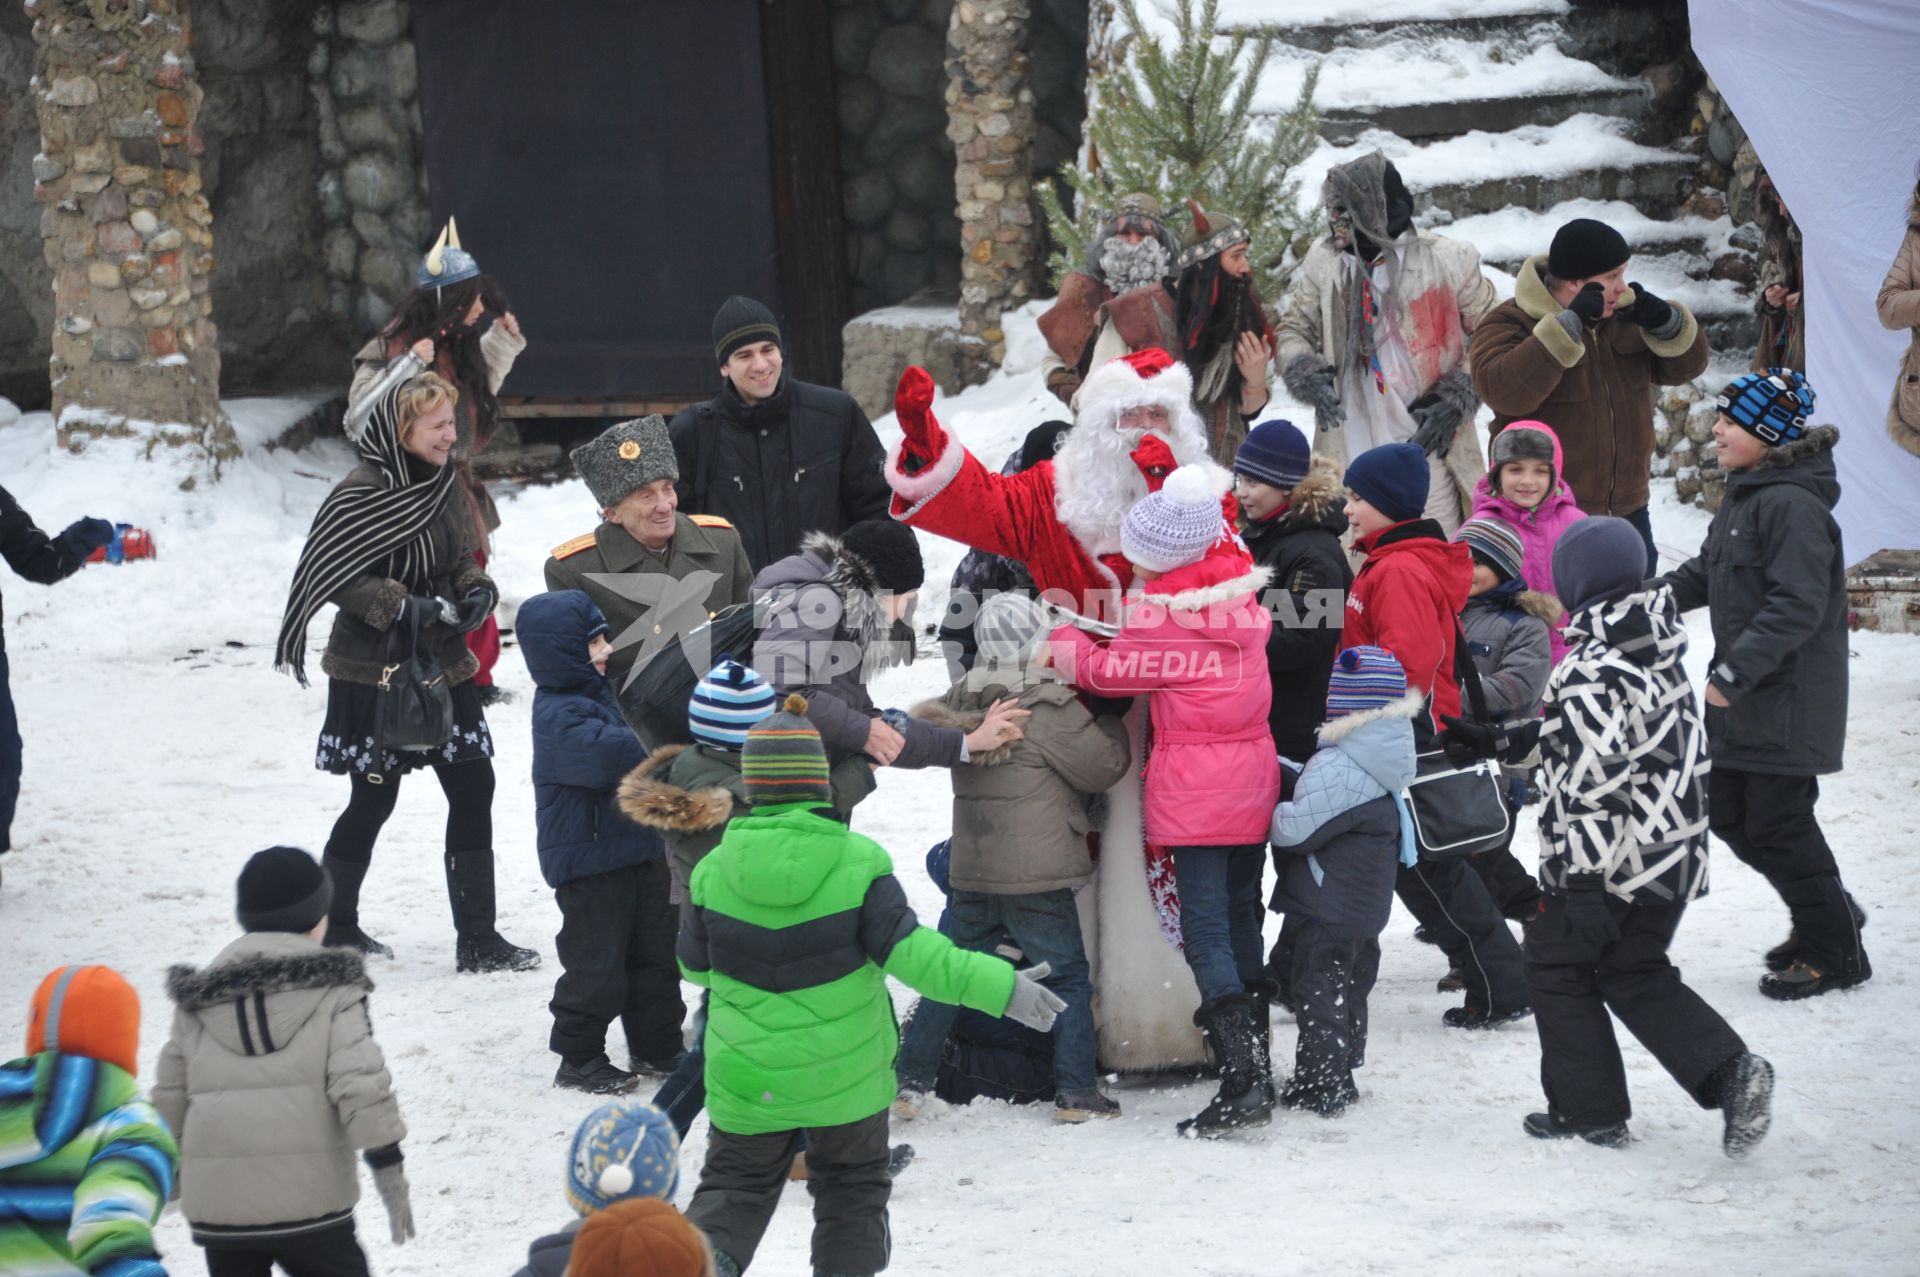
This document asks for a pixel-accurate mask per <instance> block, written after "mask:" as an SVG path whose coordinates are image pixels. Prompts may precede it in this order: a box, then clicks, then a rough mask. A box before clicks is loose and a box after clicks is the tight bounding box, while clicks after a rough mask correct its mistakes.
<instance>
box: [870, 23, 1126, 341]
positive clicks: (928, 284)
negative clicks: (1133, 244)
mask: <svg viewBox="0 0 1920 1277" xmlns="http://www.w3.org/2000/svg"><path fill="white" fill-rule="evenodd" d="M1087 4H1088V0H1027V3H1026V4H1024V5H1023V7H1031V9H1032V12H1033V16H1032V18H1031V20H1030V23H1029V32H1028V39H1027V45H1028V49H1029V53H1030V60H1031V70H1030V75H1031V79H1032V90H1033V94H1034V106H1035V112H1036V114H1037V116H1038V118H1039V120H1040V124H1039V127H1038V130H1037V133H1036V137H1035V144H1034V159H1033V166H1034V171H1035V172H1036V173H1042V174H1044V173H1050V172H1052V171H1053V169H1054V168H1055V167H1056V166H1058V165H1059V164H1060V163H1062V162H1063V161H1065V160H1068V159H1070V158H1072V156H1073V154H1074V153H1075V151H1076V150H1077V149H1078V147H1079V135H1080V127H1081V122H1082V120H1083V119H1084V118H1085V116H1086V42H1087ZM953 8H954V0H833V16H832V24H833V62H834V93H835V100H836V105H837V109H838V111H839V119H840V179H841V186H842V196H843V199H844V202H845V211H846V219H847V273H848V276H849V279H850V281H851V290H850V292H851V302H852V308H853V313H855V314H859V313H860V312H862V311H865V310H870V309H872V308H873V307H875V306H884V305H890V304H892V303H894V302H898V301H901V300H903V299H905V298H907V297H909V296H911V295H912V294H914V293H916V292H919V291H920V290H922V289H933V290H937V291H938V292H939V293H941V294H942V295H944V296H947V297H949V298H950V297H951V296H953V295H954V294H955V292H956V291H957V289H958V288H959V284H960V220H959V218H958V217H957V216H956V214H955V204H956V191H955V186H954V169H955V164H956V154H955V147H954V144H953V142H952V141H951V140H950V139H949V138H948V137H947V132H946V130H947V109H946V92H947V84H948V78H947V67H946V62H947V57H948V47H947V34H948V29H949V26H950V25H951V22H952V15H953Z"/></svg>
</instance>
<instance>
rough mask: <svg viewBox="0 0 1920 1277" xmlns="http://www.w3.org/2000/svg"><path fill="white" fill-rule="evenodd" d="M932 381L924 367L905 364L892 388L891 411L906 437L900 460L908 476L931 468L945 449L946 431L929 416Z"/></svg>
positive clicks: (931, 403)
mask: <svg viewBox="0 0 1920 1277" xmlns="http://www.w3.org/2000/svg"><path fill="white" fill-rule="evenodd" d="M933 390H934V385H933V378H932V377H930V376H928V375H927V370H926V369H925V368H919V367H914V366H911V365H909V366H908V368H907V370H906V371H905V372H903V373H901V374H900V384H899V385H897V386H895V387H894V391H893V411H894V415H895V416H897V417H898V418H899V420H900V432H901V433H902V434H903V435H904V436H905V437H906V438H905V441H904V442H905V447H904V448H903V449H902V450H901V451H902V452H903V453H904V454H905V455H904V456H902V458H901V461H902V462H903V463H904V464H903V467H902V468H903V469H905V470H906V471H907V473H909V474H913V473H916V472H918V471H919V470H920V468H921V467H922V466H928V465H932V464H933V463H934V462H935V461H937V460H939V458H940V454H941V453H943V452H945V451H946V450H947V432H946V431H944V430H942V429H941V428H940V423H939V421H937V420H935V418H934V415H933Z"/></svg>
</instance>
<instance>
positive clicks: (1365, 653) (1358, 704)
mask: <svg viewBox="0 0 1920 1277" xmlns="http://www.w3.org/2000/svg"><path fill="white" fill-rule="evenodd" d="M1406 694H1407V673H1406V671H1405V670H1403V669H1401V668H1400V662H1399V661H1396V660H1394V659H1393V653H1392V652H1389V651H1387V649H1386V648H1384V647H1350V648H1348V649H1347V650H1346V651H1344V652H1342V653H1340V655H1338V656H1336V657H1334V658H1333V674H1332V677H1331V678H1329V679H1328V681H1327V721H1328V722H1332V721H1333V720H1334V719H1336V718H1343V717H1345V716H1346V715H1348V714H1363V713H1365V712H1366V711H1367V710H1370V709H1381V708H1383V707H1385V706H1388V705H1391V704H1393V703H1394V702H1395V701H1397V700H1399V699H1400V698H1401V697H1402V696H1405V695H1406Z"/></svg>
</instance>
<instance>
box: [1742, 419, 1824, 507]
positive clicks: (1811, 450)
mask: <svg viewBox="0 0 1920 1277" xmlns="http://www.w3.org/2000/svg"><path fill="white" fill-rule="evenodd" d="M1839 442H1840V428H1839V427H1838V426H1814V427H1813V428H1812V429H1810V430H1808V431H1807V433H1806V434H1805V435H1804V436H1803V437H1801V438H1799V439H1796V440H1794V441H1793V442H1792V443H1783V444H1780V445H1779V446H1778V447H1773V448H1768V449H1767V453H1766V455H1765V456H1764V457H1762V458H1761V459H1760V464H1759V465H1757V466H1755V467H1754V468H1753V469H1751V470H1730V471H1728V472H1727V495H1728V496H1729V497H1732V496H1735V495H1738V494H1741V493H1745V492H1749V491H1751V490H1752V489H1754V488H1760V487H1766V486H1768V485H1770V484H1777V483H1780V484H1792V485H1794V486H1796V487H1801V488H1805V489H1806V490H1807V491H1809V492H1811V493H1812V494H1813V495H1814V496H1815V497H1817V498H1819V499H1820V501H1821V502H1822V503H1823V504H1825V505H1826V507H1827V509H1829V510H1831V509H1833V508H1834V507H1835V506H1836V505H1838V504H1839V503H1840V476H1839V471H1838V470H1837V469H1836V468H1835V466H1834V461H1833V449H1834V445H1836V444H1838V443H1839Z"/></svg>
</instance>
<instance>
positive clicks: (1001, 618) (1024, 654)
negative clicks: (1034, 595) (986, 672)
mask: <svg viewBox="0 0 1920 1277" xmlns="http://www.w3.org/2000/svg"><path fill="white" fill-rule="evenodd" d="M1049 628H1050V626H1049V625H1048V621H1047V610H1046V608H1044V607H1042V606H1041V605H1040V604H1039V603H1038V602H1036V601H1035V600H1033V599H1031V598H1029V597H1028V596H1027V595H1024V594H1021V593H1019V592H1018V591H1014V590H1007V591H1003V592H1001V593H999V594H989V595H988V596H987V598H986V601H985V602H983V603H982V604H981V605H980V612H979V615H977V616H976V617H975V618H974V621H973V640H974V642H975V643H976V644H978V646H979V651H980V657H981V659H982V660H985V661H992V662H996V663H1006V664H1025V663H1026V661H1027V658H1028V657H1030V656H1032V655H1033V649H1034V647H1035V645H1036V644H1038V643H1039V641H1040V640H1041V639H1043V638H1045V637H1046V636H1047V631H1048V629H1049Z"/></svg>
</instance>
